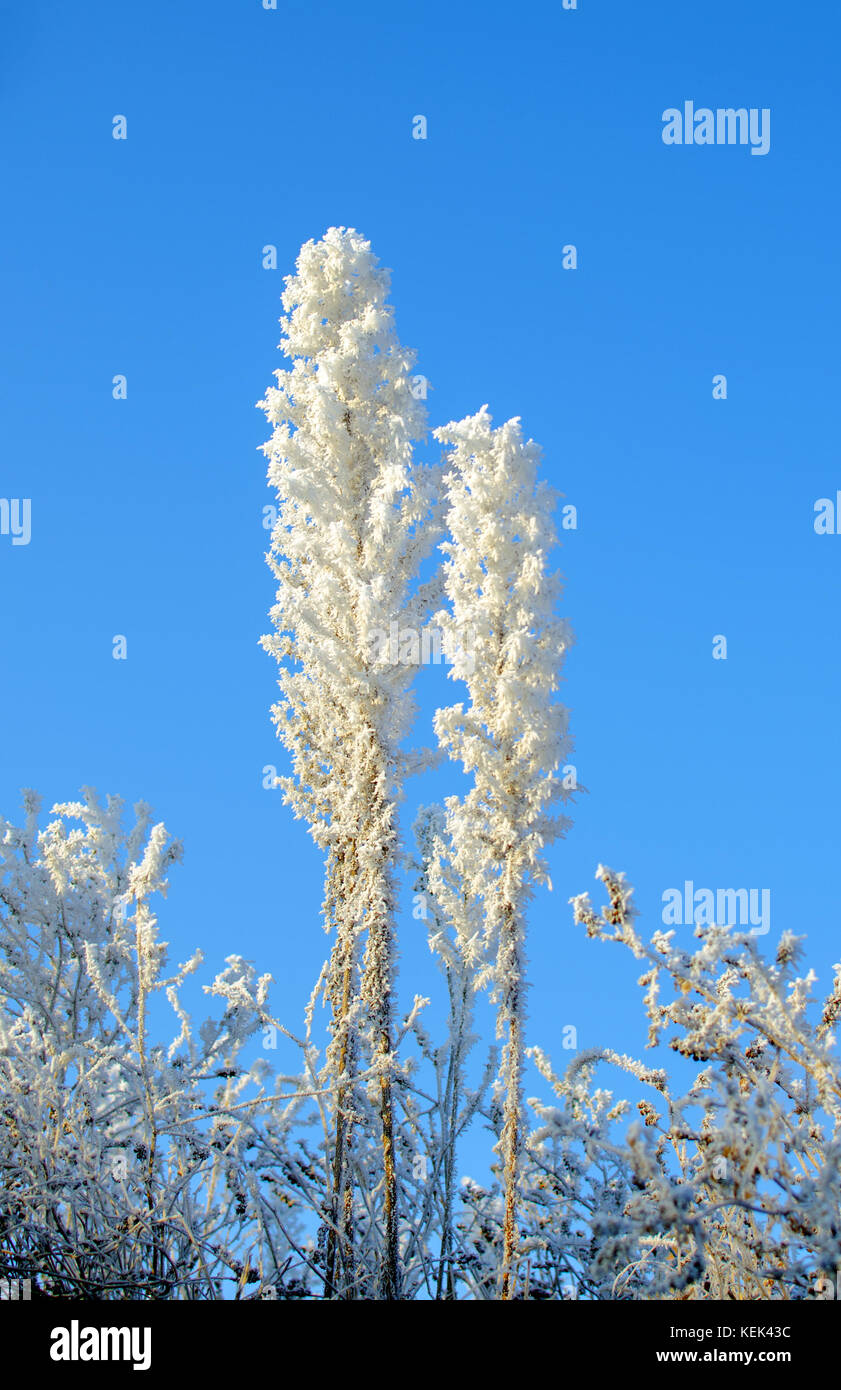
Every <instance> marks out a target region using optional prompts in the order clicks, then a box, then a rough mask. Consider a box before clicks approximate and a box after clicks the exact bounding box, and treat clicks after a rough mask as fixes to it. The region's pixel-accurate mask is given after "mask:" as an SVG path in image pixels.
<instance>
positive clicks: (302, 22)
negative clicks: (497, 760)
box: [0, 0, 841, 1060]
mask: <svg viewBox="0 0 841 1390" xmlns="http://www.w3.org/2000/svg"><path fill="white" fill-rule="evenodd" d="M839 40H841V21H839V16H838V13H837V12H836V11H835V10H834V9H832V8H831V7H828V6H827V7H820V8H819V9H816V10H803V9H799V10H798V9H797V8H796V7H794V6H791V5H788V4H783V3H780V2H779V0H762V3H758V0H757V2H756V3H751V2H750V0H744V2H743V3H740V4H738V5H734V4H733V3H732V0H726V2H725V0H710V3H708V4H706V5H705V6H703V7H700V6H688V5H685V6H677V5H674V4H665V3H639V4H637V3H633V0H579V8H578V9H577V10H575V11H565V10H563V9H562V8H561V4H560V0H553V3H542V2H540V3H536V4H533V5H531V6H526V7H519V8H512V7H510V6H508V5H501V4H498V3H490V4H482V5H478V4H475V3H464V4H462V5H459V6H453V5H452V4H446V5H445V4H442V3H439V0H428V3H426V4H424V5H423V6H395V5H394V4H392V3H389V4H387V3H384V0H376V3H371V0H360V3H358V4H356V5H354V6H352V7H351V6H347V5H346V4H338V3H334V2H333V0H329V2H327V3H321V4H319V5H317V6H315V5H311V4H304V3H302V0H289V3H287V2H286V0H278V9H277V10H276V11H264V10H263V9H262V6H261V3H260V0H230V3H221V2H220V0H203V3H197V0H182V3H180V4H178V5H172V4H167V3H163V0H123V3H121V4H120V5H119V6H115V5H112V4H105V3H101V0H93V2H92V3H89V4H87V5H86V6H85V7H84V9H83V12H82V13H81V14H80V12H79V11H78V9H77V8H74V7H70V6H63V5H57V4H53V5H24V4H22V3H18V4H16V5H11V4H10V5H8V6H6V7H5V9H4V15H3V19H2V43H1V44H0V50H1V51H2V54H3V56H2V59H0V62H2V76H3V82H2V106H3V110H2V128H3V132H4V134H3V168H4V173H3V181H4V195H5V196H4V204H5V214H4V217H3V220H2V226H0V242H2V247H0V280H2V296H3V302H4V304H5V306H6V314H5V323H6V327H5V332H4V334H3V336H2V340H0V356H2V373H0V376H2V387H0V389H2V393H3V401H2V430H3V449H2V465H0V496H2V497H6V498H22V497H27V498H31V503H32V538H31V542H30V543H29V545H27V546H13V545H12V544H11V538H10V537H9V536H0V614H1V615H2V632H3V669H4V679H3V681H2V683H0V716H2V727H3V754H4V756H3V758H2V764H1V765H0V808H2V811H3V812H4V814H6V815H15V814H16V813H17V810H18V806H19V791H20V788H21V787H22V786H25V785H26V786H35V787H37V788H38V789H39V790H40V791H41V792H42V793H43V795H44V797H45V800H46V801H47V803H48V804H50V803H52V802H53V801H55V800H60V799H67V798H71V797H73V796H75V795H76V793H77V791H78V789H79V788H80V787H81V786H82V785H83V784H86V783H89V784H92V785H94V786H96V787H97V788H98V789H99V790H100V791H101V792H105V791H111V792H118V793H120V794H122V795H123V796H124V797H125V798H126V800H127V801H129V802H132V801H134V800H136V799H139V798H145V799H146V800H148V801H150V802H152V804H153V805H154V807H155V808H156V811H157V812H158V814H159V816H160V817H161V818H163V819H164V820H165V821H166V823H167V825H168V826H169V828H170V829H171V830H172V831H173V833H175V834H177V835H178V836H180V837H181V838H183V840H184V842H185V846H186V858H185V862H184V864H183V866H182V867H181V868H179V869H178V870H176V871H175V874H174V877H173V886H172V891H171V895H170V901H169V904H168V906H167V908H166V909H165V911H164V913H163V914H162V927H163V935H164V937H165V938H167V939H169V940H170V941H171V943H172V945H173V950H174V953H175V954H176V955H177V957H178V958H179V959H184V958H186V956H187V954H188V953H189V952H190V951H191V950H192V948H193V946H194V945H195V944H197V943H198V944H200V945H201V946H202V948H203V949H204V950H205V953H206V956H207V961H208V965H209V966H212V967H213V969H214V970H215V969H216V968H219V966H221V963H222V960H223V957H224V956H225V955H226V954H228V953H229V952H231V951H234V950H236V951H238V952H240V953H242V954H244V955H246V956H249V957H251V958H253V959H255V960H256V961H257V963H258V965H259V966H260V968H261V970H268V971H270V972H271V973H272V974H273V975H274V976H275V980H276V985H275V989H274V993H273V1000H274V1006H275V1009H276V1010H277V1012H278V1013H279V1014H280V1016H281V1017H283V1018H284V1019H285V1020H287V1021H288V1022H289V1023H290V1024H293V1025H297V1023H298V1021H299V1019H300V1015H301V1012H302V1009H303V1006H304V1002H305V999H306V996H307V995H308V993H309V989H310V987H311V984H312V981H313V978H314V976H315V974H316V973H317V971H318V968H319V966H320V963H321V960H322V959H323V956H324V954H325V950H326V944H327V943H326V940H325V938H324V936H323V934H322V932H321V929H320V925H319V920H318V913H319V904H320V901H321V865H320V858H319V855H318V853H317V852H316V851H315V849H314V848H313V847H312V845H311V844H310V842H309V840H308V839H307V836H306V833H305V830H304V829H303V827H302V825H301V824H300V823H296V822H294V821H293V820H292V819H291V816H290V813H289V812H288V811H287V809H286V808H284V807H283V805H282V803H281V800H280V794H279V793H278V792H268V791H265V790H264V789H263V787H262V784H261V783H262V769H263V767H264V766H265V765H266V764H270V763H273V764H276V765H278V766H280V765H281V764H282V754H281V750H280V747H279V745H278V744H277V743H276V740H275V738H274V733H273V729H272V726H271V724H270V721H269V714H268V710H269V705H270V704H271V702H272V700H273V699H274V692H275V685H274V680H275V676H274V670H273V664H272V662H271V661H270V659H269V658H268V657H267V656H266V655H265V654H264V653H263V652H262V651H261V649H260V648H259V647H258V638H259V636H260V634H261V633H263V632H264V631H266V630H267V626H268V620H267V617H266V614H267V610H268V608H269V606H270V603H271V601H272V595H273V581H272V577H271V575H270V573H269V571H268V569H267V568H266V567H265V564H264V561H263V558H262V557H263V552H264V550H265V546H266V542H267V536H266V533H265V532H264V530H263V529H262V525H261V522H262V508H263V506H264V505H265V504H267V503H268V502H270V501H271V500H272V498H271V495H270V494H269V492H268V490H267V489H266V486H265V481H264V474H265V462H264V459H263V457H262V455H261V454H259V453H258V452H257V447H258V445H259V444H260V443H261V442H262V441H263V439H264V438H265V437H266V426H265V420H264V417H263V416H262V414H260V412H258V411H257V410H255V409H254V408H253V406H254V402H256V401H257V400H258V399H259V398H260V397H261V396H262V394H263V392H264V390H265V387H266V385H267V384H268V383H269V382H270V380H271V372H272V371H273V370H274V369H275V368H276V367H277V366H280V365H281V364H282V363H281V359H280V356H279V354H278V353H277V351H276V344H277V340H278V336H279V330H278V325H277V319H278V316H279V313H280V305H279V296H280V293H281V288H282V275H283V274H285V273H287V272H289V271H291V269H292V267H293V264H294V260H295V256H296V253H297V251H298V248H299V247H300V245H301V243H302V242H304V241H305V240H307V239H309V238H310V237H314V236H315V237H317V236H320V235H321V234H322V233H323V232H324V231H325V230H326V228H327V227H329V226H330V225H332V224H336V225H344V226H354V227H357V228H358V229H360V230H361V231H363V232H364V233H365V235H366V236H368V237H369V238H370V239H371V241H372V243H373V246H374V249H375V251H376V252H377V254H378V255H379V256H380V258H381V260H382V261H383V263H384V264H386V265H388V266H390V267H392V269H393V272H394V275H393V292H392V298H393V301H394V303H395V305H396V311H397V324H398V330H399V332H400V335H401V337H402V339H403V341H404V342H405V343H407V344H409V345H410V346H412V347H413V348H415V349H416V351H417V353H418V358H419V363H418V370H419V371H421V372H423V373H424V374H426V375H427V376H428V377H429V380H430V382H431V384H432V387H433V388H434V389H433V390H432V392H431V395H430V419H431V423H432V424H433V425H437V424H442V423H445V422H446V421H448V420H450V419H452V418H459V417H461V416H463V415H465V414H468V413H472V412H474V411H476V410H477V409H478V408H479V407H480V406H481V405H482V404H483V403H485V402H487V403H488V406H489V408H490V410H491V412H492V414H493V416H494V419H495V421H496V422H497V423H501V422H502V421H503V420H504V419H506V418H508V417H510V416H512V415H519V416H521V417H522V419H523V424H524V429H525V431H526V433H527V435H530V436H532V437H533V438H535V439H536V440H538V441H539V442H540V443H541V444H542V446H543V448H544V450H545V471H546V476H547V477H548V478H549V479H550V480H551V481H552V483H553V484H554V485H555V486H556V487H557V488H559V489H560V490H561V491H562V492H563V493H564V494H565V496H566V500H567V501H568V502H571V503H574V504H575V506H576V507H577V509H578V516H579V526H578V530H577V531H574V532H565V533H564V546H563V549H562V551H561V552H560V555H559V563H560V567H561V568H562V570H563V572H564V574H565V576H566V596H565V611H566V613H567V614H568V616H569V618H570V621H571V623H572V625H573V627H574V630H575V632H576V635H577V645H576V648H575V649H574V651H573V653H572V654H571V656H570V658H569V660H568V663H567V667H566V673H565V674H566V683H565V686H564V697H565V700H566V702H567V703H568V704H569V706H570V707H571V711H572V720H571V728H572V731H573V734H574V737H575V740H576V745H577V749H576V756H575V762H576V765H577V767H578V772H579V777H580V780H581V781H582V782H583V783H584V785H585V786H586V787H587V788H588V794H587V795H586V796H582V797H581V798H580V799H579V801H578V803H577V806H576V808H575V811H574V817H575V824H574V827H573V829H572V831H571V832H570V834H569V836H568V838H567V840H566V841H565V842H563V843H561V844H559V845H557V846H555V847H554V849H553V850H552V852H551V865H552V874H553V879H554V884H555V889H554V892H553V893H552V894H551V895H549V894H548V893H542V894H541V895H540V896H539V897H538V899H537V900H536V902H535V904H534V909H533V914H532V923H531V936H530V946H529V953H530V957H531V961H532V972H533V980H534V985H533V988H532V991H531V1001H530V1009H531V1018H532V1023H531V1030H532V1041H535V1042H539V1043H540V1044H541V1045H543V1046H545V1047H546V1048H547V1049H548V1050H549V1051H550V1052H553V1051H554V1052H555V1053H556V1054H557V1055H558V1059H559V1060H564V1055H563V1054H562V1053H561V1052H560V1027H561V1026H562V1025H566V1024H572V1025H574V1026H575V1027H576V1029H577V1032H578V1041H579V1043H580V1045H581V1046H590V1045H594V1044H597V1043H604V1044H606V1045H611V1046H614V1047H617V1048H620V1049H622V1050H629V1051H633V1052H636V1053H639V1052H640V1051H641V1049H642V1048H643V1046H644V1041H645V1032H644V1027H643V1021H642V1016H641V1011H640V1008H639V1003H638V991H637V990H636V987H635V985H634V981H635V978H636V975H637V974H638V969H639V967H638V965H637V964H636V963H635V962H634V961H633V960H632V959H631V958H630V956H627V958H626V956H625V955H623V954H622V953H620V952H619V950H618V949H616V948H608V947H606V946H604V947H600V946H598V945H596V944H594V943H589V942H587V941H586V939H584V938H583V934H581V933H580V932H577V931H576V930H575V929H574V928H573V927H572V925H571V917H570V910H569V908H568V905H567V899H568V898H569V896H570V895H571V894H573V893H576V892H580V891H582V890H583V889H585V888H590V887H591V885H592V880H593V873H594V870H595V867H596V864H597V863H598V862H599V861H600V860H602V861H604V862H606V863H608V864H610V865H611V866H612V867H614V868H620V869H624V870H625V871H626V872H627V874H628V876H629V878H631V880H632V881H633V882H634V883H635V884H636V886H637V899H638V903H639V905H640V908H641V909H642V910H643V913H644V925H645V927H646V928H647V929H650V930H654V929H655V928H656V927H658V926H659V925H660V913H661V897H662V894H663V892H664V891H665V890H666V889H668V888H670V887H674V886H682V885H683V883H684V881H685V880H686V879H691V880H692V881H693V882H694V883H695V884H696V885H698V886H707V887H711V888H713V889H715V888H717V887H731V886H732V887H742V886H743V887H748V888H758V889H761V888H768V889H770V890H771V902H772V909H771V914H772V915H771V934H770V938H768V939H769V940H770V941H774V940H775V939H776V935H777V933H778V932H779V931H780V930H782V929H783V928H784V927H786V928H791V929H793V930H795V931H797V932H807V933H808V934H809V938H810V947H809V959H810V961H811V963H812V964H813V965H814V966H815V968H816V969H817V970H818V972H819V976H820V982H821V985H825V986H826V987H827V988H828V987H829V983H830V966H831V963H832V962H833V961H835V960H836V959H838V957H839V954H841V952H839V947H838V937H837V902H836V894H835V892H834V887H835V885H834V882H833V878H834V874H835V871H836V868H837V861H838V842H839V828H841V827H839V813H838V798H837V787H838V784H839V775H840V774H841V759H840V758H839V739H838V707H839V700H838V696H839V678H840V677H841V662H839V641H838V637H839V632H838V611H839V605H838V576H839V571H840V570H841V535H839V536H832V535H822V536H819V535H816V534H815V530H814V525H813V522H814V504H815V501H816V500H817V499H818V498H821V497H831V498H834V497H835V495H836V490H837V489H839V488H841V462H839V454H838V445H837V437H836V436H837V422H836V410H835V405H836V401H837V394H838V367H839V360H838V356H839V352H838V335H837V316H838V304H839V259H838V239H837V238H838V231H837V229H838V225H839V211H841V209H839V180H838V171H837V163H835V160H834V143H835V134H834V132H835V124H836V117H837V102H838V98H837V95H836V92H837V80H836V79H837V70H836V66H835V64H836V58H835V55H836V53H837V48H838V43H839ZM686 100H693V101H694V103H695V105H696V106H709V107H713V108H715V107H719V106H722V107H741V106H744V107H748V108H750V107H756V108H764V107H767V108H770V109H771V113H772V116H771V148H770V151H769V153H768V154H767V155H765V156H763V157H754V156H752V155H751V152H750V149H749V148H747V147H743V146H735V147H726V146H725V147H717V146H716V147H694V146H693V147H667V146H666V145H664V143H663V141H662V138H661V132H662V128H663V125H662V114H663V111H664V110H665V109H666V108H669V107H673V106H676V107H682V106H683V103H684V101H686ZM419 113H420V114H424V115H425V116H426V117H427V120H428V139H427V140H425V141H420V140H413V139H412V134H411V131H412V118H413V117H414V116H415V115H416V114H419ZM116 114H123V115H125V116H126V118H127V122H128V138H127V139H126V140H125V141H115V140H114V139H112V119H113V117H114V115H116ZM570 243H572V244H575V245H576V247H577V249H578V260H579V264H578V269H576V270H574V271H565V270H563V268H562V247H563V246H564V245H566V244H570ZM266 244H273V245H275V246H276V247H277V257H278V267H279V268H278V270H277V271H274V272H273V271H267V270H264V269H263V268H262V265H261V252H262V248H263V247H264V245H266ZM118 373H121V374H124V375H125V376H126V377H127V383H128V395H127V399H126V400H124V401H115V400H114V399H112V378H113V377H114V375H115V374H118ZM719 373H723V374H725V375H726V377H727V390H728V396H727V399H726V400H714V399H713V394H712V383H713V377H714V376H715V375H716V374H719ZM421 453H422V456H426V457H429V458H434V457H436V455H437V446H434V445H433V444H432V442H431V441H430V444H429V447H428V449H427V450H426V453H425V455H424V453H423V451H421ZM116 634H124V635H125V636H126V638H127V642H128V658H127V660H125V661H115V660H113V658H112V641H113V638H114V636H115V635H116ZM717 634H723V635H725V636H726V638H727V644H728V647H727V659H726V661H720V660H713V658H712V645H713V638H714V636H716V635H717ZM443 698H445V699H448V698H450V690H449V689H446V690H445V692H444V695H443ZM424 712H425V720H426V723H427V726H428V721H429V717H430V713H431V706H430V704H429V702H428V701H426V702H425V705H424ZM443 787H444V784H443V782H442V780H441V779H440V778H435V779H433V780H432V781H431V783H427V784H425V785H422V784H418V785H416V786H413V787H411V788H410V790H409V797H408V803H407V816H409V815H410V814H411V810H412V808H413V806H414V805H415V804H416V803H417V802H418V801H419V800H428V799H430V798H431V797H432V796H433V795H438V794H441V791H442V789H443ZM593 886H595V885H593ZM408 908H409V903H408V899H407V904H406V911H405V912H404V914H403V925H402V928H401V930H402V938H401V974H400V988H401V999H402V1002H404V1003H405V1002H408V1001H409V1000H410V998H411V996H412V995H413V994H414V993H415V992H427V991H428V990H430V989H431V988H434V987H435V974H434V967H433V966H432V965H431V963H430V961H429V958H428V953H427V952H426V948H425V945H424V942H423V940H422V938H421V933H420V931H419V927H418V924H417V923H415V922H413V921H412V919H411V916H410V913H409V910H408ZM679 930H682V931H683V932H684V934H685V935H686V937H687V938H689V936H690V929H689V928H682V929H679Z"/></svg>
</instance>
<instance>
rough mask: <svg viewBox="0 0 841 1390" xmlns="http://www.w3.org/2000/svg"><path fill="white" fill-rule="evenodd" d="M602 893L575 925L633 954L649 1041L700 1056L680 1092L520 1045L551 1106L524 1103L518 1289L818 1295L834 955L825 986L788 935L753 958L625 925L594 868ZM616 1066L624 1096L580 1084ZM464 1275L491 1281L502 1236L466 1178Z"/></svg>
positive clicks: (839, 1101) (625, 1067)
mask: <svg viewBox="0 0 841 1390" xmlns="http://www.w3.org/2000/svg"><path fill="white" fill-rule="evenodd" d="M597 877H598V878H599V879H601V880H602V882H603V883H604V884H605V887H606V889H607V894H608V905H607V906H606V908H604V909H603V910H602V912H601V913H600V914H598V915H597V914H596V912H595V911H594V909H593V907H592V906H591V903H590V900H589V897H588V896H586V895H582V896H581V897H578V898H575V899H574V900H573V902H574V908H575V917H576V920H577V921H578V922H580V923H582V924H583V925H584V926H585V927H586V929H587V932H588V934H589V935H590V936H592V937H596V938H599V939H600V940H609V941H617V942H620V943H621V944H622V945H624V946H626V947H628V948H629V949H630V950H631V951H632V952H633V954H634V955H635V956H636V957H637V958H638V959H640V960H642V961H644V962H645V967H646V968H645V971H644V973H643V975H642V976H641V978H640V984H641V985H642V986H643V987H644V990H645V996H644V998H645V1008H646V1013H647V1016H648V1019H649V1045H650V1046H651V1047H662V1046H664V1045H665V1046H667V1047H668V1048H669V1049H670V1050H671V1051H672V1052H674V1053H676V1054H678V1055H679V1056H681V1057H683V1058H687V1059H690V1060H691V1061H694V1062H699V1063H701V1070H700V1071H698V1072H697V1074H696V1075H695V1076H694V1078H693V1079H692V1081H691V1084H689V1085H688V1086H687V1088H686V1089H685V1091H682V1092H680V1091H677V1089H676V1087H675V1085H674V1082H673V1081H672V1080H670V1078H669V1075H668V1073H667V1071H666V1070H665V1069H663V1068H653V1067H649V1066H645V1065H643V1064H641V1063H639V1062H636V1061H633V1060H632V1059H631V1058H629V1057H626V1056H619V1055H617V1054H616V1053H615V1052H612V1051H610V1050H609V1049H599V1050H591V1051H589V1052H585V1053H582V1054H579V1055H578V1056H577V1057H576V1058H575V1059H574V1060H573V1061H572V1062H571V1063H570V1065H569V1067H568V1068H567V1070H566V1072H565V1073H564V1075H563V1076H556V1075H555V1074H554V1073H553V1071H552V1068H551V1064H550V1062H549V1060H548V1058H547V1057H546V1056H545V1055H544V1054H543V1053H542V1052H541V1051H540V1050H539V1049H537V1048H534V1049H531V1055H532V1057H533V1059H534V1061H535V1063H536V1065H537V1067H538V1069H539V1071H540V1072H541V1074H542V1075H543V1076H544V1078H545V1079H546V1080H547V1081H548V1082H549V1083H550V1085H551V1088H552V1090H553V1092H554V1102H553V1103H552V1104H546V1103H545V1102H543V1101H540V1100H532V1101H531V1102H530V1104H531V1106H532V1108H533V1110H534V1112H535V1114H536V1116H537V1119H538V1127H537V1128H536V1129H535V1130H534V1132H533V1133H532V1134H531V1135H530V1137H529V1141H528V1145H527V1167H526V1172H525V1174H524V1178H523V1200H522V1207H521V1213H522V1215H521V1225H522V1242H521V1247H520V1255H521V1266H520V1289H521V1296H522V1297H530V1298H565V1297H566V1298H569V1297H573V1298H590V1299H615V1298H636V1299H641V1298H644V1299H652V1298H669V1299H727V1298H730V1299H772V1298H775V1299H790V1298H806V1297H812V1298H814V1297H827V1296H829V1297H832V1296H834V1295H835V1290H836V1288H837V1281H838V1275H839V1271H841V1191H839V1182H838V1174H839V1160H841V1132H839V1119H840V1118H841V1067H839V1058H838V1052H837V1047H836V1040H835V1037H834V1034H833V1028H834V1025H835V1023H836V1021H837V1019H838V1017H839V1015H841V966H838V967H836V972H837V973H836V976H835V979H834V982H833V988H832V991H831V992H830V994H829V996H828V997H827V998H826V999H825V1000H824V1001H823V1002H822V1003H820V1004H816V1002H815V1001H814V1000H813V998H812V990H813V986H814V984H815V976H814V974H813V973H812V972H811V971H810V972H808V973H807V974H806V975H805V976H802V975H799V974H798V973H797V966H798V962H799V958H800V955H801V948H800V939H799V938H797V937H795V936H793V935H791V934H790V933H785V934H783V936H782V937H781V938H780V941H779V944H778V946H777V950H776V954H775V957H774V959H773V960H772V961H769V960H766V959H765V958H764V957H763V956H762V954H761V953H760V951H759V950H758V947H757V941H756V938H755V937H752V936H750V935H745V934H739V933H736V932H734V931H732V930H731V929H729V928H725V927H718V926H706V927H699V928H697V930H696V936H697V937H699V938H700V945H699V946H698V948H697V949H696V950H694V951H693V950H687V949H685V948H683V947H681V946H679V945H677V944H676V943H675V941H674V933H673V932H662V931H660V932H657V933H656V934H655V935H654V936H653V938H652V940H651V942H650V943H646V942H644V941H643V940H642V938H641V937H640V936H639V934H638V933H637V931H636V928H635V923H634V917H635V913H634V909H633V907H632V904H631V889H630V887H629V885H628V884H627V883H626V881H625V878H624V876H623V875H621V874H614V873H613V872H611V871H610V870H609V869H606V868H603V867H600V868H599V871H598V874H597ZM608 1068H609V1069H613V1070H618V1071H620V1072H624V1073H625V1074H626V1075H627V1076H629V1077H631V1078H633V1079H634V1080H635V1081H636V1082H637V1083H639V1084H640V1086H641V1087H642V1088H643V1090H642V1095H641V1098H640V1099H638V1100H637V1102H636V1108H637V1111H638V1112H639V1116H640V1118H639V1119H638V1120H636V1121H634V1122H632V1123H626V1124H625V1125H624V1127H623V1117H624V1116H626V1115H627V1114H628V1112H629V1109H630V1106H629V1102H628V1101H627V1100H625V1099H622V1100H619V1101H617V1100H615V1098H614V1095H613V1093H612V1092H611V1091H609V1090H607V1089H604V1088H602V1087H594V1078H595V1074H596V1073H597V1071H603V1070H605V1069H608ZM467 1201H468V1206H469V1208H470V1219H469V1221H468V1223H467V1236H468V1239H469V1241H470V1243H471V1247H472V1248H471V1251H470V1261H469V1267H468V1272H469V1274H470V1277H471V1278H473V1279H474V1281H476V1282H477V1283H479V1282H481V1281H484V1283H483V1287H485V1288H486V1289H488V1288H490V1287H492V1282H493V1278H494V1271H495V1268H496V1265H497V1264H498V1261H499V1258H500V1249H501V1245H502V1239H503V1234H502V1216H501V1211H500V1198H499V1196H498V1193H497V1192H496V1191H495V1190H494V1189H483V1188H479V1187H478V1186H477V1185H475V1184H471V1185H470V1186H469V1188H468V1193H467Z"/></svg>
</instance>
